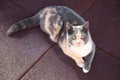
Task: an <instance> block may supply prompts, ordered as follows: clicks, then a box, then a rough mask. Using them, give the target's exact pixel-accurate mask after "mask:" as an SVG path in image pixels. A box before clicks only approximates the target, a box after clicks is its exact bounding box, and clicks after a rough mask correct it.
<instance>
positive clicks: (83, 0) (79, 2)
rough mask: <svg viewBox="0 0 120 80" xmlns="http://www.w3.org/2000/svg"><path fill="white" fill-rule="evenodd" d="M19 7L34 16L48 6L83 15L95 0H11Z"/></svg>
mask: <svg viewBox="0 0 120 80" xmlns="http://www.w3.org/2000/svg"><path fill="white" fill-rule="evenodd" d="M9 1H11V2H12V3H14V4H16V5H17V6H19V7H21V8H23V9H25V10H26V11H29V12H31V13H33V14H35V13H37V12H38V11H39V10H40V9H42V8H44V7H46V6H54V5H63V6H68V7H70V8H71V9H74V10H75V11H76V12H78V13H79V14H83V12H85V11H86V9H87V8H89V7H91V4H93V3H94V2H95V0H35V1H33V0H9Z"/></svg>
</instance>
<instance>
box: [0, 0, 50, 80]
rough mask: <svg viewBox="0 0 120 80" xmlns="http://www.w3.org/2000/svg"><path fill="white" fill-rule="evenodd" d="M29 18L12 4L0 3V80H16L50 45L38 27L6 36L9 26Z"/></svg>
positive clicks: (2, 0)
mask: <svg viewBox="0 0 120 80" xmlns="http://www.w3.org/2000/svg"><path fill="white" fill-rule="evenodd" d="M29 16H31V15H30V14H27V13H26V12H25V11H24V10H22V9H21V8H18V7H16V6H15V5H14V4H12V3H10V2H8V1H6V0H1V1H0V80H17V79H18V78H19V77H20V76H21V75H22V74H23V73H24V72H25V71H26V70H27V69H28V68H29V67H30V66H31V65H32V64H33V63H34V62H35V61H36V60H37V59H38V58H39V57H40V56H41V55H42V54H43V53H44V52H45V51H46V50H47V49H48V48H49V47H50V45H51V44H52V43H51V42H50V40H49V38H48V36H47V35H46V34H45V33H43V32H42V31H41V30H40V29H39V28H38V27H36V28H33V29H29V30H24V31H21V32H19V33H16V34H15V35H13V36H11V37H8V36H7V35H6V31H7V30H8V28H9V27H10V25H11V24H13V23H15V22H17V21H19V20H21V19H24V18H26V17H29ZM43 44H44V45H43Z"/></svg>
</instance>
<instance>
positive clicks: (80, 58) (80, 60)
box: [75, 57, 84, 68]
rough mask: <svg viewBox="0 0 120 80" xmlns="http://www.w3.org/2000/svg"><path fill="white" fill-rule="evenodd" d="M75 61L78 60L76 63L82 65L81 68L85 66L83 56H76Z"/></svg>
mask: <svg viewBox="0 0 120 80" xmlns="http://www.w3.org/2000/svg"><path fill="white" fill-rule="evenodd" d="M75 62H76V64H77V65H78V66H79V67H81V68H83V67H84V60H83V58H82V57H77V58H75Z"/></svg>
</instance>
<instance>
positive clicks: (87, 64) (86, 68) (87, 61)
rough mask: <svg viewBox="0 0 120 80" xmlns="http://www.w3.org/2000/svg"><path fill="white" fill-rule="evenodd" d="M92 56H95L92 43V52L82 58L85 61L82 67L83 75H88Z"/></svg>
mask: <svg viewBox="0 0 120 80" xmlns="http://www.w3.org/2000/svg"><path fill="white" fill-rule="evenodd" d="M94 55H95V44H94V43H93V47H92V51H91V52H90V54H89V55H87V56H86V57H84V59H85V64H84V67H83V72H84V73H88V72H89V70H90V68H91V64H92V61H93V58H94Z"/></svg>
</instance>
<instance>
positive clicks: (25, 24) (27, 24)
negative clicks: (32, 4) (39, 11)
mask: <svg viewBox="0 0 120 80" xmlns="http://www.w3.org/2000/svg"><path fill="white" fill-rule="evenodd" d="M39 23H40V18H39V16H38V15H35V16H32V17H30V18H26V19H24V20H21V21H19V22H17V23H15V24H13V25H11V26H10V28H9V29H8V31H7V35H12V34H13V33H15V32H18V31H21V30H24V29H26V28H31V27H35V26H37V25H38V24H39Z"/></svg>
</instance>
